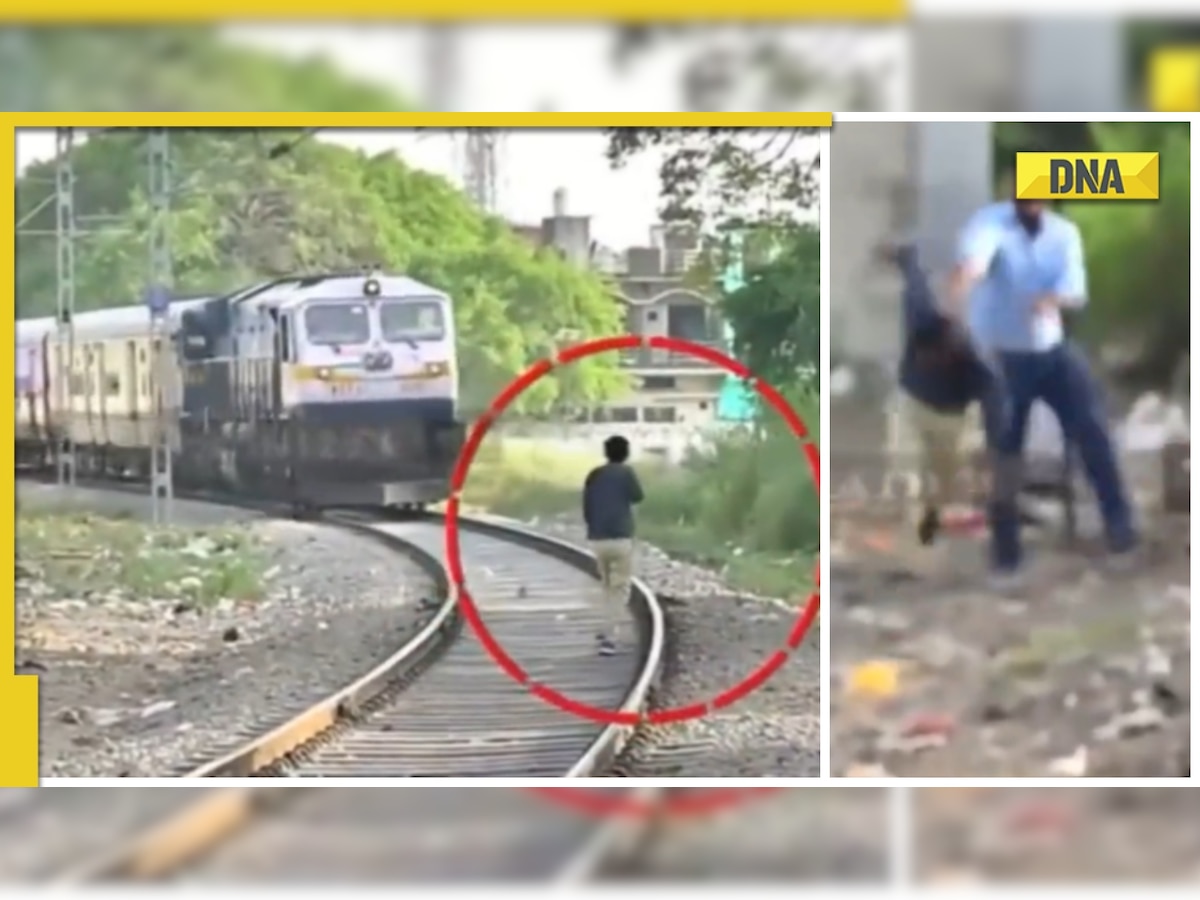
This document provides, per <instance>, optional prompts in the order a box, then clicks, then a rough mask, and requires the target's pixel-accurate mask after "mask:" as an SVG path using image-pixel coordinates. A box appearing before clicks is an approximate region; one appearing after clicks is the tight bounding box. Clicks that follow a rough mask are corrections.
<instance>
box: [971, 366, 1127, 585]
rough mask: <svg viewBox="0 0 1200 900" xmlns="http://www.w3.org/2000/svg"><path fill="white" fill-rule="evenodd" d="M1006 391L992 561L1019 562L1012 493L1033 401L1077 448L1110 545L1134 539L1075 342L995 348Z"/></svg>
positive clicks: (1094, 389) (1100, 404)
mask: <svg viewBox="0 0 1200 900" xmlns="http://www.w3.org/2000/svg"><path fill="white" fill-rule="evenodd" d="M997 357H998V361H999V363H1000V367H1001V370H1002V371H1003V373H1004V380H1005V386H1006V388H1007V391H1008V394H1009V402H1010V406H1009V412H1010V418H1009V422H1008V428H1007V429H1005V430H1004V432H1003V433H1002V435H1001V437H1000V441H999V446H998V447H997V448H996V451H997V457H998V458H997V459H996V471H995V473H994V477H995V479H996V490H995V491H994V493H993V497H992V511H991V513H992V564H993V565H994V566H995V567H996V568H997V569H1000V570H1009V571H1011V570H1013V569H1016V568H1017V567H1019V566H1020V564H1021V537H1020V515H1019V512H1018V508H1017V496H1018V493H1019V491H1020V482H1021V478H1022V476H1021V458H1022V453H1023V451H1024V448H1025V434H1026V430H1027V427H1028V424H1029V411H1030V408H1031V407H1032V406H1033V403H1034V401H1035V400H1042V401H1043V402H1045V403H1046V405H1047V406H1049V407H1050V409H1051V410H1053V412H1054V415H1055V416H1056V417H1057V418H1058V421H1059V423H1060V424H1061V426H1062V430H1063V437H1064V439H1065V442H1064V449H1065V450H1066V451H1067V452H1071V450H1072V449H1073V448H1075V447H1077V448H1078V449H1079V455H1080V458H1081V460H1082V462H1083V467H1084V471H1085V472H1086V474H1087V478H1088V481H1089V482H1090V484H1091V487H1092V490H1093V491H1094V492H1095V494H1096V499H1097V500H1098V501H1099V504H1100V512H1101V514H1102V515H1103V517H1104V527H1105V531H1106V532H1107V535H1108V543H1109V547H1110V549H1112V550H1113V551H1115V552H1122V551H1125V550H1129V549H1132V547H1133V546H1134V544H1136V542H1137V535H1136V533H1135V531H1134V527H1133V514H1132V511H1131V509H1130V506H1129V500H1128V498H1127V497H1126V494H1125V486H1124V484H1123V482H1122V479H1121V473H1120V471H1119V469H1118V467H1117V458H1116V451H1115V450H1114V448H1113V442H1112V436H1111V435H1110V434H1109V430H1108V422H1107V420H1106V416H1105V410H1104V396H1103V392H1102V391H1101V389H1100V385H1099V384H1098V383H1097V382H1096V379H1095V378H1094V377H1093V376H1092V373H1091V369H1090V368H1089V366H1088V364H1087V360H1085V359H1084V357H1083V354H1082V353H1081V352H1080V351H1079V349H1078V348H1076V347H1074V346H1073V345H1071V344H1069V343H1063V344H1060V345H1059V346H1058V347H1055V348H1054V349H1053V350H1046V351H1042V352H1034V353H1014V352H1008V351H1005V352H1001V353H999V354H997Z"/></svg>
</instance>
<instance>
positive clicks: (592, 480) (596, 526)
mask: <svg viewBox="0 0 1200 900" xmlns="http://www.w3.org/2000/svg"><path fill="white" fill-rule="evenodd" d="M641 502H642V485H641V483H640V482H639V481H638V477H637V475H636V474H635V473H634V471H633V469H631V468H630V467H629V466H627V465H625V464H624V463H605V464H604V465H602V466H597V467H596V468H594V469H592V471H591V472H589V473H588V476H587V478H586V479H585V480H584V482H583V521H584V524H586V525H587V536H588V540H589V541H612V540H618V539H620V538H631V537H633V507H634V506H635V505H636V504H638V503H641Z"/></svg>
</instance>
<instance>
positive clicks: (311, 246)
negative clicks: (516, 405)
mask: <svg viewBox="0 0 1200 900" xmlns="http://www.w3.org/2000/svg"><path fill="white" fill-rule="evenodd" d="M279 140H280V137H279V135H278V133H267V132H265V131H244V132H234V131H228V130H225V131H213V130H207V131H190V132H176V133H173V135H172V161H173V169H174V171H175V173H176V178H177V190H176V191H175V192H174V196H173V199H172V212H171V246H172V255H173V263H174V280H175V291H176V293H178V294H203V293H210V292H211V293H215V292H219V291H221V290H224V289H229V288H233V287H236V286H239V285H242V284H245V283H250V282H253V281H254V280H256V279H261V278H264V277H268V276H273V275H280V274H288V273H293V272H303V271H319V270H344V269H357V268H361V267H362V266H364V265H368V264H379V265H381V266H382V267H383V268H385V269H387V270H389V271H396V272H404V273H406V274H409V275H412V276H413V277H414V278H417V279H420V280H423V281H426V282H428V283H430V284H433V285H435V286H437V287H439V288H441V289H442V290H445V291H447V292H448V293H449V294H450V295H451V296H452V297H453V298H454V301H455V310H456V317H457V321H458V326H459V330H460V342H459V352H460V360H461V366H462V372H463V385H464V405H465V406H466V408H467V409H478V408H481V407H482V406H483V405H484V404H485V403H486V401H487V399H488V398H490V397H491V396H492V395H493V394H494V393H495V392H496V391H497V390H498V389H499V387H500V386H502V384H503V383H504V381H505V380H506V379H507V378H509V377H511V376H512V375H513V374H515V373H516V372H518V371H520V370H521V369H522V368H524V366H526V365H527V364H528V363H529V362H530V361H532V360H533V359H534V358H536V357H537V356H539V355H542V354H544V353H545V352H546V351H547V350H548V349H549V348H550V347H551V346H552V345H553V343H554V340H555V337H556V335H557V334H558V333H559V332H560V331H562V330H566V329H572V330H575V331H579V332H582V333H583V334H584V335H597V334H611V333H614V332H616V331H618V330H619V328H620V310H619V307H618V306H617V304H616V302H615V301H614V299H613V297H612V293H611V291H610V290H609V288H608V286H607V285H606V284H605V283H604V282H603V281H602V280H601V279H600V278H599V277H598V276H596V275H593V274H591V273H588V272H585V271H582V270H579V269H576V268H573V267H572V266H570V265H569V264H567V263H566V262H565V261H564V260H562V259H561V258H559V257H558V256H557V255H556V254H553V253H550V252H547V251H541V250H535V249H533V248H532V247H531V246H530V245H528V244H527V243H525V242H524V241H522V240H521V239H519V238H518V237H516V236H515V235H514V234H513V233H512V232H511V231H510V230H509V229H508V228H507V226H506V225H505V224H504V223H503V222H500V221H498V220H495V219H491V218H487V217H485V216H483V215H481V214H480V213H479V211H478V210H477V209H476V208H475V207H474V206H472V205H471V204H470V203H469V202H468V201H467V199H466V198H465V197H464V196H463V195H462V194H461V193H460V192H459V191H458V190H456V189H455V188H454V187H453V186H452V185H450V184H449V183H448V182H447V181H445V180H444V179H442V178H441V177H438V176H435V175H431V174H429V173H426V172H423V171H420V170H416V169H412V168H410V167H409V166H407V165H406V164H405V163H404V162H403V161H402V160H400V159H398V158H397V157H396V156H395V155H393V154H384V155H378V156H368V155H366V154H363V153H361V152H356V151H353V150H349V149H346V148H344V147H340V146H336V145H333V144H330V143H325V142H322V141H320V140H307V141H303V142H299V143H297V144H296V145H295V148H294V149H293V150H292V152H290V153H288V154H286V155H283V156H280V157H278V158H272V154H271V153H270V152H269V151H270V149H271V148H272V147H274V146H276V145H277V144H278V142H279ZM143 146H144V141H143V139H142V137H141V136H140V135H138V134H135V133H121V132H113V133H109V134H105V135H103V136H101V137H98V138H94V139H93V140H90V141H88V142H87V143H86V144H84V145H82V146H81V147H80V148H79V149H78V150H77V151H76V157H75V169H76V172H77V178H78V188H77V198H78V199H77V209H78V212H79V214H80V215H81V216H85V215H86V216H88V217H94V216H98V215H103V216H104V217H105V218H104V219H102V220H97V219H94V218H93V219H86V220H85V221H90V222H92V223H93V224H92V233H89V234H87V235H86V236H84V237H81V238H80V239H79V241H78V248H79V249H78V252H77V260H76V272H77V278H76V282H77V288H76V293H77V301H76V303H77V306H78V307H79V308H97V307H105V306H112V305H119V304H125V303H131V302H138V300H139V298H140V297H142V296H143V292H144V290H145V284H146V277H147V245H146V239H145V234H146V231H147V223H148V213H149V208H148V204H147V196H146V191H145V189H144V188H143V181H144V179H145V172H146V167H145V164H144V157H143V152H144V151H143ZM52 175H53V165H52V164H42V165H38V166H33V167H31V168H30V169H29V170H28V171H27V172H26V173H25V176H24V177H23V178H22V179H21V181H20V184H19V185H18V198H17V202H18V211H19V212H18V216H19V217H21V216H22V215H23V212H24V211H27V210H32V209H33V208H34V207H35V206H36V205H37V204H38V203H39V202H41V201H42V200H43V199H44V198H45V196H46V194H47V191H48V189H49V188H48V186H47V184H46V179H48V178H49V177H51V176H52ZM96 223H99V224H96ZM27 227H28V228H29V229H31V230H33V231H35V232H41V233H37V234H31V235H27V236H24V237H21V238H20V239H19V240H18V247H17V260H18V266H17V297H18V310H19V312H20V314H22V315H33V314H46V313H49V312H51V311H52V310H53V309H54V303H55V242H54V240H53V238H52V237H50V236H48V235H47V232H52V230H53V227H54V210H53V207H52V206H51V207H47V208H45V209H43V210H42V211H40V212H39V213H37V214H35V215H33V217H32V219H31V220H30V222H29V223H28V226H27ZM621 384H622V379H621V376H620V375H619V374H618V373H617V371H616V369H615V360H614V359H613V358H612V357H610V356H601V357H596V358H593V359H589V360H585V361H582V362H581V363H579V364H577V365H574V366H571V367H568V368H566V369H564V370H563V372H562V374H561V375H560V377H559V378H558V379H555V380H547V381H546V382H544V383H541V384H539V385H537V386H535V387H534V388H532V389H531V390H530V391H529V392H527V393H526V395H524V397H523V398H522V403H521V406H520V409H521V411H523V412H526V413H534V414H536V413H540V412H545V411H546V410H548V409H550V408H552V407H553V406H554V405H555V404H556V403H559V402H562V403H569V404H586V403H590V402H594V401H596V400H598V399H601V398H603V397H606V396H608V395H609V394H610V393H611V392H612V391H613V390H615V389H617V388H619V387H620V386H621Z"/></svg>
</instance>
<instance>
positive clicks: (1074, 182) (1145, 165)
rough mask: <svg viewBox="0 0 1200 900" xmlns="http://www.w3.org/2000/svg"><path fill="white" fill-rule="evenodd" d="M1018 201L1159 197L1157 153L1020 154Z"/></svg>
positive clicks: (1018, 157) (1018, 159) (1151, 198)
mask: <svg viewBox="0 0 1200 900" xmlns="http://www.w3.org/2000/svg"><path fill="white" fill-rule="evenodd" d="M1017 199H1018V200H1157V199H1158V154H1157V153H1018V154H1017Z"/></svg>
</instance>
